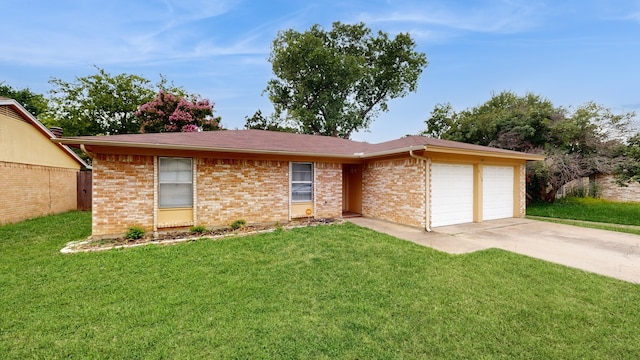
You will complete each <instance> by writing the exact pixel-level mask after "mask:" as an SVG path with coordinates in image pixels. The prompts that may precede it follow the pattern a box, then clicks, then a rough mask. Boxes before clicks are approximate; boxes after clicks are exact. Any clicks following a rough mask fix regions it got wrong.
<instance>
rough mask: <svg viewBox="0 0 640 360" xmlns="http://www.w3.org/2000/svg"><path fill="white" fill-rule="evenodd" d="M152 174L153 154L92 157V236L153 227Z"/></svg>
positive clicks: (151, 228) (97, 155) (98, 155)
mask: <svg viewBox="0 0 640 360" xmlns="http://www.w3.org/2000/svg"><path fill="white" fill-rule="evenodd" d="M153 174H154V170H153V156H138V155H110V154H96V156H94V158H93V220H92V222H93V224H92V226H93V236H100V235H111V234H122V233H124V232H126V231H127V229H128V228H129V227H131V226H142V227H144V228H145V229H146V230H149V231H151V230H153V204H154V200H153V199H154V190H153Z"/></svg>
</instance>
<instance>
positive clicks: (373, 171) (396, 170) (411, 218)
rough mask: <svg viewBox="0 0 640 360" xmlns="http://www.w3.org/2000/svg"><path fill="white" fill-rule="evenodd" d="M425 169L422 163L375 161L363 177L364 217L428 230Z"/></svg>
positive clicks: (408, 159)
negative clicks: (426, 223) (426, 226)
mask: <svg viewBox="0 0 640 360" xmlns="http://www.w3.org/2000/svg"><path fill="white" fill-rule="evenodd" d="M424 179H425V166H424V162H423V161H420V160H418V159H413V158H407V159H400V160H380V161H372V162H370V163H368V164H366V165H365V167H364V170H363V173H362V215H363V216H367V217H372V218H378V219H383V220H387V221H392V222H396V223H401V224H406V225H411V226H419V227H424V226H425V221H424V220H425V181H424Z"/></svg>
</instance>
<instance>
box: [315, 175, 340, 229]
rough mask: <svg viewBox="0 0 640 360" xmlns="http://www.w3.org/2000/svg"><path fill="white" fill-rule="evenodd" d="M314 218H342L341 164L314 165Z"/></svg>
mask: <svg viewBox="0 0 640 360" xmlns="http://www.w3.org/2000/svg"><path fill="white" fill-rule="evenodd" d="M315 171H316V184H315V191H316V196H315V200H316V217H318V218H336V217H340V216H342V164H336V163H316V165H315Z"/></svg>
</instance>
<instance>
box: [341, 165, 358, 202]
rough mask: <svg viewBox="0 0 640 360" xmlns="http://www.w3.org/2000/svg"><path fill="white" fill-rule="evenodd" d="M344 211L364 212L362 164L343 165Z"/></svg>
mask: <svg viewBox="0 0 640 360" xmlns="http://www.w3.org/2000/svg"><path fill="white" fill-rule="evenodd" d="M342 211H344V212H350V213H356V214H361V213H362V165H358V164H344V165H343V167H342Z"/></svg>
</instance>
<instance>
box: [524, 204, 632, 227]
mask: <svg viewBox="0 0 640 360" xmlns="http://www.w3.org/2000/svg"><path fill="white" fill-rule="evenodd" d="M527 215H533V216H544V217H552V218H561V219H573V220H584V221H595V222H602V223H609V224H621V225H634V226H640V203H621V202H613V201H607V200H602V199H594V198H565V199H560V200H558V201H556V202H555V203H553V204H547V203H544V204H531V205H528V206H527Z"/></svg>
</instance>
